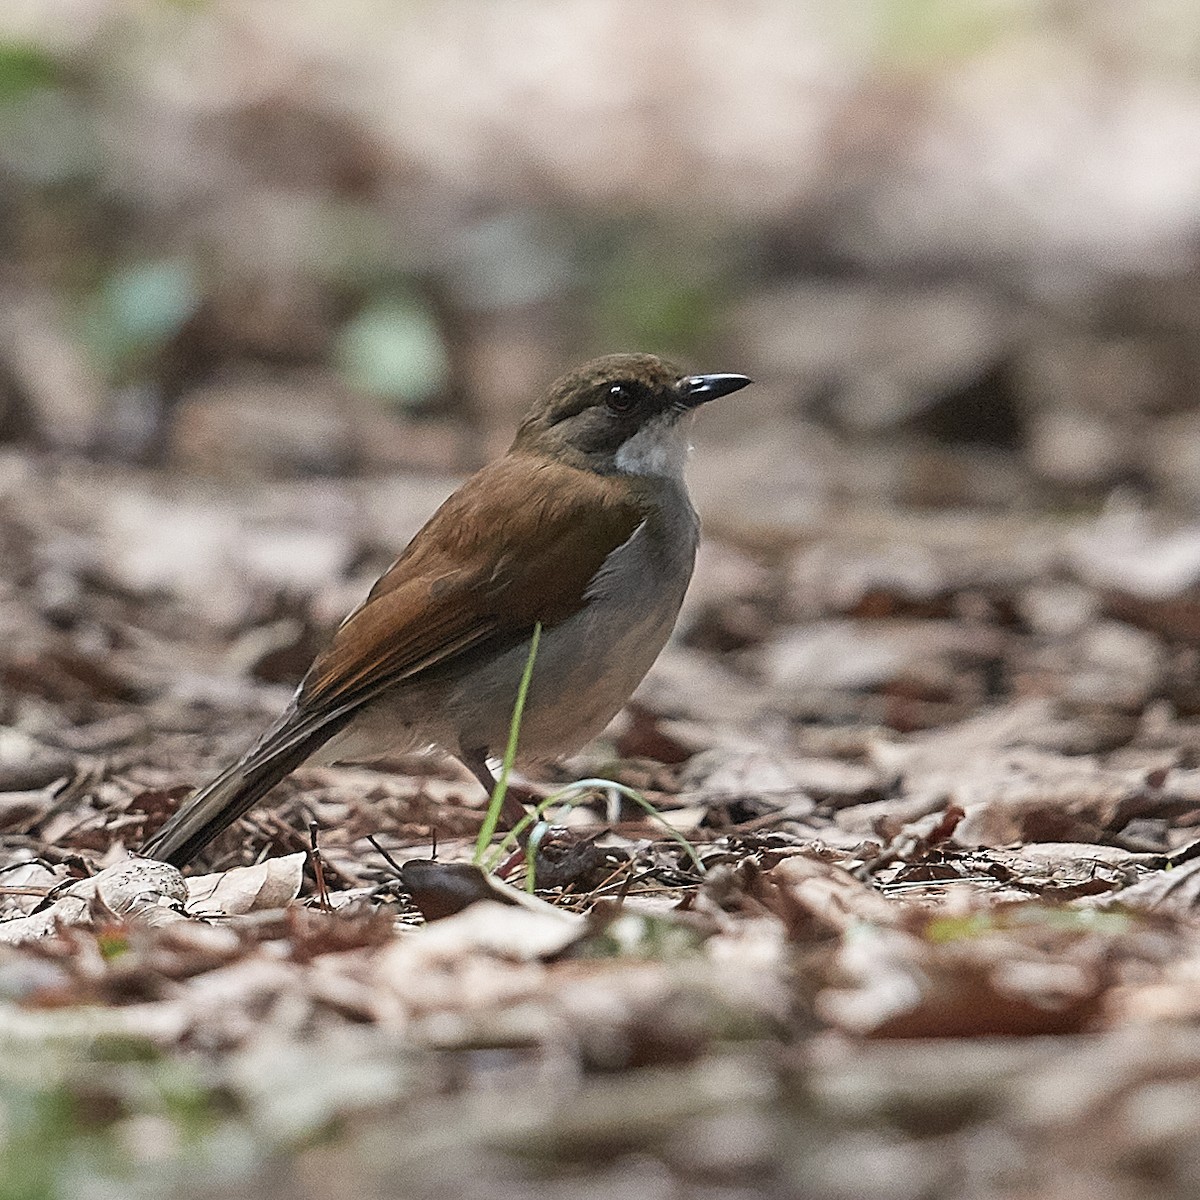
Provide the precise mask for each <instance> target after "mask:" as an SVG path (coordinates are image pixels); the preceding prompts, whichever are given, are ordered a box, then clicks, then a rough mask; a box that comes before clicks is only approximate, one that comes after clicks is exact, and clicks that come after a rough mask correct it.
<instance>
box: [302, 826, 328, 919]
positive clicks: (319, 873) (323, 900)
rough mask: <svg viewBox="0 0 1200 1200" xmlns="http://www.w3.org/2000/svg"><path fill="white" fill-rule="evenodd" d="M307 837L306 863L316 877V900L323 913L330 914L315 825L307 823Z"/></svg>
mask: <svg viewBox="0 0 1200 1200" xmlns="http://www.w3.org/2000/svg"><path fill="white" fill-rule="evenodd" d="M308 836H309V840H310V841H311V842H312V846H311V848H310V849H309V851H308V861H309V862H310V863H312V869H313V874H314V875H315V876H316V877H317V899H318V900H319V901H320V904H321V908H322V910H323V911H325V912H332V911H333V906H332V905H331V904H330V903H329V889H328V888H327V887H326V886H325V864H324V863H323V862H322V861H321V847H320V846H318V845H317V823H316V821H309V823H308Z"/></svg>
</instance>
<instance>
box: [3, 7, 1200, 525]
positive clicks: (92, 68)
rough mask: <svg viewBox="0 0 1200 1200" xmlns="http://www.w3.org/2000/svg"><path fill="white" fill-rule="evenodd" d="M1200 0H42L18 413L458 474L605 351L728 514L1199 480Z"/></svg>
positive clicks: (12, 341)
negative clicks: (652, 390) (694, 384)
mask: <svg viewBox="0 0 1200 1200" xmlns="http://www.w3.org/2000/svg"><path fill="white" fill-rule="evenodd" d="M1198 233H1200V7H1197V6H1195V5H1193V4H1188V3H1184V2H1182V0H1175V2H1171V0H1108V2H1105V0H1086V2H1084V0H755V2H749V3H739V4H736V5H735V4H731V3H719V2H714V0H689V2H688V3H683V2H664V3H659V4H654V5H645V4H641V3H636V2H633V0H629V2H626V0H507V2H506V3H504V4H494V3H489V2H486V0H436V2H435V0H338V2H337V3H333V2H332V0H4V3H3V5H2V6H0V442H5V441H6V442H9V443H18V444H21V445H26V446H32V447H44V448H50V449H56V450H66V451H70V452H73V453H81V454H83V455H86V456H91V457H94V458H97V459H103V460H109V461H116V462H129V463H141V464H150V465H155V466H161V467H165V468H168V469H169V470H170V471H172V472H179V473H185V474H187V475H196V476H208V477H217V478H218V479H222V480H230V479H238V478H254V479H259V478H281V477H293V478H295V477H298V476H319V475H331V474H338V475H342V474H348V473H349V474H364V475H371V474H378V473H381V472H384V473H385V472H393V471H396V470H397V469H400V468H418V469H420V470H422V471H429V470H434V471H438V472H442V473H445V474H447V475H449V474H454V473H458V472H462V471H466V470H468V469H471V468H473V467H475V466H477V465H478V464H479V463H480V462H482V461H484V460H485V459H487V458H488V457H490V456H493V455H495V454H496V453H498V452H500V451H502V450H503V448H504V447H505V446H506V444H507V440H508V438H509V436H510V435H511V430H512V427H513V422H514V418H515V415H516V414H517V413H518V412H519V411H520V410H521V409H522V408H523V406H524V405H525V403H526V402H527V400H528V398H529V397H530V396H531V394H533V393H534V392H535V391H536V390H537V389H538V388H540V387H542V386H543V385H544V384H545V383H546V382H547V381H548V380H550V379H551V378H553V377H554V376H555V375H557V374H558V373H560V372H561V370H563V369H564V368H566V367H567V366H570V365H573V364H574V363H575V362H576V361H577V360H580V359H582V358H584V357H587V356H589V355H592V354H595V353H603V352H609V351H616V350H652V351H658V352H661V353H665V354H669V355H672V356H675V357H677V358H679V359H681V360H682V361H683V362H684V363H685V364H686V365H687V366H689V367H692V368H695V369H707V370H736V371H743V372H746V373H748V374H750V375H752V376H753V377H754V378H755V379H756V381H758V383H759V386H757V387H756V388H754V389H752V390H750V391H748V392H746V393H744V394H741V395H739V396H738V397H737V400H736V402H733V403H730V404H727V405H724V406H714V407H713V409H712V410H711V411H708V412H706V413H705V414H704V420H703V421H702V422H701V423H700V428H699V429H698V433H697V442H698V445H699V446H700V448H701V451H702V454H701V457H700V459H699V460H698V461H697V463H696V465H695V467H694V469H693V472H692V474H693V481H694V485H695V488H696V491H697V493H698V499H699V501H700V504H701V507H702V509H705V508H707V509H709V510H710V511H719V512H724V513H726V514H729V515H731V516H732V517H733V518H734V519H737V520H742V519H755V520H765V521H767V522H774V521H783V522H786V521H788V520H791V519H795V518H796V517H801V518H802V517H803V516H804V515H805V514H806V513H809V512H811V511H812V510H813V508H814V507H820V506H823V505H828V504H829V503H831V502H832V503H842V502H845V501H852V502H856V503H858V502H864V503H870V504H888V505H890V504H901V505H906V506H907V505H914V506H921V507H931V506H932V507H939V506H946V505H954V506H959V505H972V506H982V507H984V508H1011V507H1012V506H1020V507H1023V508H1027V509H1031V510H1036V509H1041V508H1044V507H1046V506H1050V507H1052V508H1054V509H1062V508H1064V507H1066V508H1068V509H1075V508H1077V507H1079V506H1084V507H1085V508H1087V507H1091V506H1095V505H1097V504H1099V503H1100V502H1101V501H1103V499H1104V498H1105V497H1106V496H1108V495H1109V494H1110V493H1111V492H1112V491H1113V489H1118V488H1121V489H1127V490H1130V491H1132V492H1133V493H1134V494H1135V495H1139V496H1145V497H1146V498H1148V499H1149V500H1151V501H1152V502H1154V503H1156V504H1162V505H1165V506H1168V507H1173V508H1181V509H1190V508H1192V507H1194V506H1195V504H1196V503H1197V501H1200V406H1198V403H1197V401H1198V395H1197V388H1196V380H1197V376H1198V373H1200V257H1198V250H1200V239H1198V236H1197V235H1198Z"/></svg>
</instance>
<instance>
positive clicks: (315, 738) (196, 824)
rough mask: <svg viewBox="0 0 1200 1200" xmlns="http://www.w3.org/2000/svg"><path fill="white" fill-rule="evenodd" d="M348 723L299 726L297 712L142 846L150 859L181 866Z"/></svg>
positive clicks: (346, 716) (338, 720) (346, 717)
mask: <svg viewBox="0 0 1200 1200" xmlns="http://www.w3.org/2000/svg"><path fill="white" fill-rule="evenodd" d="M347 720H349V713H346V714H344V715H339V717H338V718H334V719H332V720H330V719H326V720H323V721H320V722H319V723H317V724H316V725H315V728H314V727H311V725H310V727H309V728H307V729H306V728H305V725H309V723H308V722H302V723H301V724H300V725H297V724H296V723H295V721H294V713H291V714H287V715H285V718H284V719H283V720H282V721H281V722H280V723H279V724H278V725H277V726H276V727H275V729H273V730H271V731H270V732H268V734H267V735H266V737H265V738H264V739H263V740H262V741H261V742H260V743H259V744H258V745H257V746H255V747H254V748H253V749H252V750H250V751H249V752H248V753H247V754H246V755H244V756H243V757H242V758H241V759H239V760H238V761H237V762H236V763H234V764H233V765H232V766H231V767H227V768H226V769H225V770H224V771H222V772H221V774H220V775H218V776H217V777H216V778H215V779H213V780H212V781H211V782H210V783H207V784H205V786H204V787H202V788H201V789H200V790H199V791H198V792H196V793H195V794H194V795H193V796H192V797H191V798H190V799H189V800H188V801H187V803H186V804H185V805H184V806H183V808H181V809H180V810H179V811H178V812H177V813H176V814H175V815H174V816H173V817H172V818H171V819H170V820H169V821H168V822H167V823H166V824H165V825H164V826H163V827H162V829H160V830H159V831H158V833H156V834H155V835H154V837H152V838H151V839H150V840H149V841H148V842H147V843H146V844H145V845H144V846H143V847H142V851H141V852H142V853H143V854H144V855H146V856H147V857H148V858H156V859H158V860H160V861H161V862H168V863H171V864H172V865H173V866H176V867H182V866H184V865H185V864H187V863H189V862H191V860H192V859H193V858H195V856H196V855H197V854H199V853H200V851H201V850H203V849H204V847H205V846H207V845H208V843H209V842H211V841H212V840H213V838H215V837H216V836H217V835H218V834H220V833H222V832H224V830H226V829H228V828H229V826H230V825H232V824H233V822H234V821H236V820H237V819H238V817H240V816H241V815H242V814H243V813H244V812H246V811H247V810H248V809H250V808H251V807H253V806H254V805H255V804H257V803H258V801H259V800H261V799H262V798H263V797H264V796H265V795H266V794H267V793H268V792H269V791H270V790H271V789H272V788H273V787H274V786H275V785H276V784H277V783H278V782H279V781H280V780H281V779H283V777H284V776H285V775H288V774H290V773H291V772H292V771H294V770H295V769H296V768H297V767H298V766H300V764H301V763H302V762H304V760H305V759H306V758H308V757H309V756H310V755H311V754H312V753H313V752H314V751H315V750H317V748H318V747H319V746H321V745H323V744H324V743H325V742H327V741H328V740H329V739H330V738H331V737H333V735H334V734H335V733H336V732H337V731H338V730H339V729H340V728H341V727H342V726H343V725H345V723H346V721H347Z"/></svg>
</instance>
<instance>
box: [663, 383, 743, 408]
mask: <svg viewBox="0 0 1200 1200" xmlns="http://www.w3.org/2000/svg"><path fill="white" fill-rule="evenodd" d="M753 382H754V381H753V380H752V379H749V378H748V377H747V376H745V375H687V376H685V377H684V378H683V379H681V380H680V381H679V396H680V399H681V400H682V402H683V404H684V405H685V406H686V407H687V408H699V407H700V405H701V404H707V403H708V402H709V401H710V400H716V399H717V398H718V397H720V396H728V395H729V393H730V392H736V391H740V390H741V389H742V388H744V387H745V386H746V385H747V384H748V383H753Z"/></svg>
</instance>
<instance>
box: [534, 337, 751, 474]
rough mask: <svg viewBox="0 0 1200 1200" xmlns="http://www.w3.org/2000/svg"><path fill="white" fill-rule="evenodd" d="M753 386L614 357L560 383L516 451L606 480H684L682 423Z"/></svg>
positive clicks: (646, 357) (735, 378)
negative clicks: (631, 477)
mask: <svg viewBox="0 0 1200 1200" xmlns="http://www.w3.org/2000/svg"><path fill="white" fill-rule="evenodd" d="M749 382H750V380H749V379H747V378H746V376H745V375H687V374H685V373H684V372H683V371H681V370H680V369H679V368H678V367H676V366H675V365H674V364H673V363H669V362H666V361H665V360H663V359H661V358H657V357H655V356H654V355H653V354H609V355H607V356H606V357H604V358H597V359H594V360H593V361H592V362H589V363H585V364H584V365H583V366H582V367H579V368H577V369H576V370H574V371H571V372H570V373H569V374H566V375H564V376H563V377H562V378H561V379H559V380H558V381H557V382H555V383H554V384H553V385H552V386H551V388H550V390H549V392H548V393H547V394H546V396H545V397H543V398H542V399H541V400H539V401H538V402H537V403H536V404H535V405H534V406H533V407H532V408H531V409H530V410H529V412H528V413H527V414H526V415H525V419H524V420H523V421H522V422H521V426H520V428H519V429H518V430H517V436H516V439H515V441H514V442H513V447H512V448H513V450H514V451H524V452H530V453H535V454H543V455H547V456H549V457H551V458H555V459H557V460H559V461H563V462H567V463H570V464H571V465H573V466H579V467H583V468H585V469H588V470H592V471H596V472H598V473H599V474H602V475H657V476H666V477H668V478H679V477H680V476H681V475H682V473H683V466H684V462H685V461H686V459H687V451H688V438H687V428H686V426H687V424H688V421H687V420H685V418H687V417H689V416H690V415H691V413H693V412H694V411H695V410H696V409H697V408H699V407H700V405H702V404H706V403H707V402H708V401H709V400H715V399H717V397H718V396H727V395H728V394H729V393H730V392H736V391H737V390H738V389H739V388H744V387H745V386H746V385H747V384H748V383H749Z"/></svg>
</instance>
